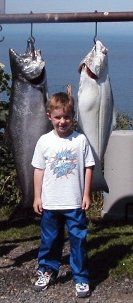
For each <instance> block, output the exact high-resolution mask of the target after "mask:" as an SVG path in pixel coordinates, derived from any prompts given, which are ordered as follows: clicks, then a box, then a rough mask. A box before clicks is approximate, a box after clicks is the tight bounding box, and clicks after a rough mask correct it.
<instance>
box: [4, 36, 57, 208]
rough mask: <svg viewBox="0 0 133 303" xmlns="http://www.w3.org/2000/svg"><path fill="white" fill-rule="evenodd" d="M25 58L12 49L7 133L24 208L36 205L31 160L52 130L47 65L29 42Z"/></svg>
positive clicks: (10, 54) (10, 52) (10, 51)
mask: <svg viewBox="0 0 133 303" xmlns="http://www.w3.org/2000/svg"><path fill="white" fill-rule="evenodd" d="M27 43H28V44H27V50H26V52H25V54H23V55H21V54H17V53H16V52H15V51H14V50H13V49H9V57H10V66H11V72H12V86H11V95H10V107H9V121H8V132H9V138H10V140H11V144H12V150H13V155H14V159H15V164H16V170H17V174H18V179H19V182H20V187H21V190H22V205H23V207H31V206H32V204H33V194H34V193H33V167H32V166H31V160H32V156H33V152H34V149H35V145H36V143H37V140H38V139H39V138H40V136H41V135H42V134H44V133H47V132H48V131H50V130H51V123H50V121H49V120H48V117H47V114H46V103H47V98H48V90H47V77H46V69H45V61H44V60H43V59H42V56H41V51H40V50H35V48H34V45H33V41H31V40H28V41H27Z"/></svg>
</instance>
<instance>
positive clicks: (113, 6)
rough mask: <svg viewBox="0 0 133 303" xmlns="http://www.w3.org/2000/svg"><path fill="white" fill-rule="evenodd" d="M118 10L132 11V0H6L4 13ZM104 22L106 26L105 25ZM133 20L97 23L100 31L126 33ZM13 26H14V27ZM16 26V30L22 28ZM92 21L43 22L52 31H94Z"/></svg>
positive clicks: (39, 28) (36, 28)
mask: <svg viewBox="0 0 133 303" xmlns="http://www.w3.org/2000/svg"><path fill="white" fill-rule="evenodd" d="M95 10H97V11H99V12H102V11H104V12H106V11H110V12H113V11H115V12H118V11H133V0H6V13H30V11H32V12H33V13H36V12H37V13H46V12H49V13H50V12H51V13H52V12H57V13H58V12H87V11H88V12H94V11H95ZM105 24H106V26H105ZM132 24H133V22H122V23H121V22H117V23H114V22H113V23H112V22H110V23H98V31H100V33H103V32H104V33H113V34H114V33H116V34H117V33H118V34H119V33H123V32H124V33H127V34H129V32H130V30H131V32H132ZM43 27H44V24H43V25H40V24H39V25H34V30H39V31H40V30H41V29H43ZM14 28H15V27H14ZM24 28H25V27H24V25H23V26H18V27H17V30H20V31H21V30H22V29H24ZM94 28H95V25H94V23H82V24H81V23H80V24H79V23H78V24H77V23H76V26H75V23H73V24H63V25H62V24H58V25H57V24H56V25H55V24H45V29H48V30H52V31H53V32H60V31H63V32H69V31H74V32H77V33H78V32H84V33H85V32H87V31H88V30H89V32H91V31H94Z"/></svg>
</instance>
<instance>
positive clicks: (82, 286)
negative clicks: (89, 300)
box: [78, 283, 86, 290]
mask: <svg viewBox="0 0 133 303" xmlns="http://www.w3.org/2000/svg"><path fill="white" fill-rule="evenodd" d="M78 287H79V288H80V289H81V290H84V289H85V288H86V284H85V283H78Z"/></svg>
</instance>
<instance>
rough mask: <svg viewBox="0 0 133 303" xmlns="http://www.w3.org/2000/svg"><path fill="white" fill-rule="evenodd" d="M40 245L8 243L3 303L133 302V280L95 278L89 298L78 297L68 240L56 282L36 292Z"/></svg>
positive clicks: (0, 267)
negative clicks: (71, 269)
mask: <svg viewBox="0 0 133 303" xmlns="http://www.w3.org/2000/svg"><path fill="white" fill-rule="evenodd" d="M37 252H38V246H37V245H33V244H32V243H31V242H28V243H25V244H24V243H23V244H20V243H19V244H18V243H7V244H6V243H5V245H4V246H2V247H1V254H0V256H1V257H0V303H10V302H11V303H12V302H14V303H42V302H44V303H57V302H58V303H59V302H60V303H67V302H69V303H76V302H79V303H80V302H81V303H82V302H84V303H88V302H90V303H99V302H100V303H132V302H133V279H129V278H123V279H120V280H114V279H111V278H110V277H109V275H108V276H106V278H101V280H98V279H97V280H96V279H95V280H93V281H92V285H91V295H90V297H88V298H84V299H81V298H77V297H76V296H75V285H74V283H73V281H72V277H71V271H70V268H69V265H68V262H67V256H68V253H69V246H68V243H66V244H65V247H64V255H63V265H62V268H61V271H60V273H59V277H58V280H57V283H56V284H55V285H52V286H50V287H49V288H48V289H47V290H45V291H40V292H36V291H35V290H34V282H35V280H36V272H37V266H38V264H37Z"/></svg>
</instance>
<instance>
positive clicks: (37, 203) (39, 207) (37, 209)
mask: <svg viewBox="0 0 133 303" xmlns="http://www.w3.org/2000/svg"><path fill="white" fill-rule="evenodd" d="M33 208H34V211H35V213H37V214H39V215H41V214H42V210H43V208H42V201H41V199H35V200H34V203H33Z"/></svg>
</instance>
